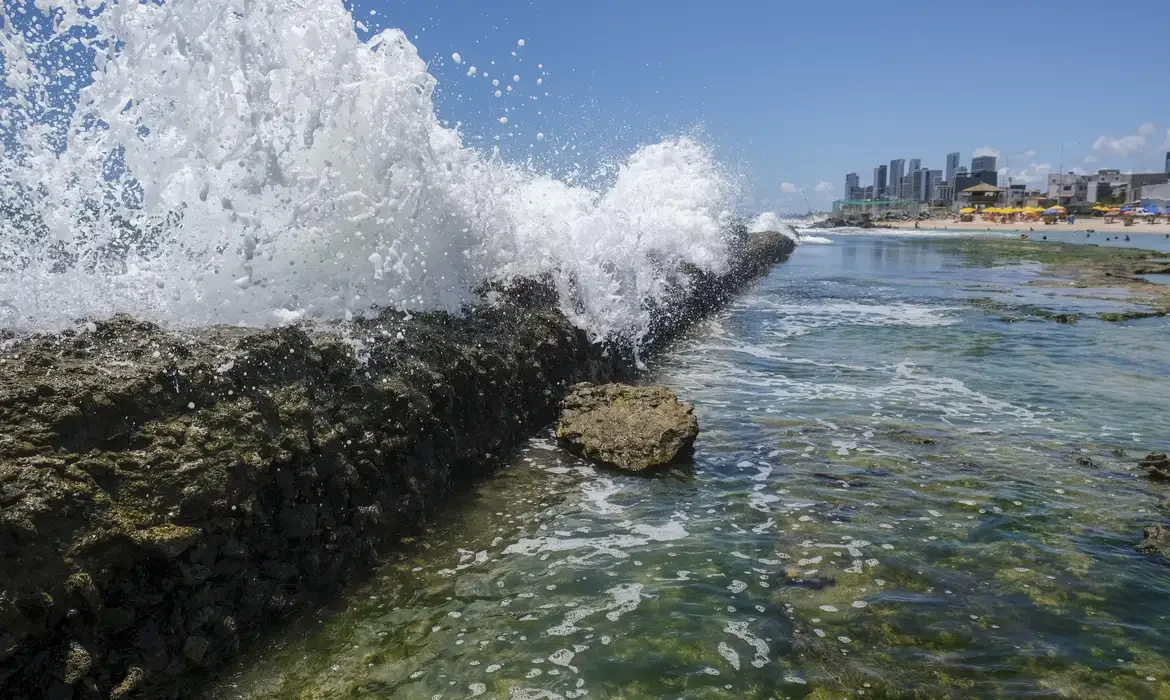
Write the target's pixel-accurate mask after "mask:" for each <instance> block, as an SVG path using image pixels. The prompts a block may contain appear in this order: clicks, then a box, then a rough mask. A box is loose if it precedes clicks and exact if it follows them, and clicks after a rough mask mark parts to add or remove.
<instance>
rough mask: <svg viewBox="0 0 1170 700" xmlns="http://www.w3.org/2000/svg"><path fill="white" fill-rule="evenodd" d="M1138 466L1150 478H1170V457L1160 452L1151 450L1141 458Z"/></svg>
mask: <svg viewBox="0 0 1170 700" xmlns="http://www.w3.org/2000/svg"><path fill="white" fill-rule="evenodd" d="M1138 466H1139V467H1141V468H1142V469H1145V470H1146V475H1147V476H1149V477H1150V478H1151V479H1162V480H1170V457H1167V456H1166V455H1165V454H1164V453H1162V452H1151V453H1150V454H1148V455H1146V456H1145V457H1143V458H1142V461H1141V462H1139V463H1138Z"/></svg>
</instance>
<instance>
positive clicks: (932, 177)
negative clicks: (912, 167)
mask: <svg viewBox="0 0 1170 700" xmlns="http://www.w3.org/2000/svg"><path fill="white" fill-rule="evenodd" d="M926 174H927V177H926V199H924V200H923V201H924V202H933V201H934V200H936V199H939V192H938V190H939V185H941V184H943V171H941V170H937V169H936V170H927V171H926Z"/></svg>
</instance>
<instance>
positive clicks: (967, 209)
mask: <svg viewBox="0 0 1170 700" xmlns="http://www.w3.org/2000/svg"><path fill="white" fill-rule="evenodd" d="M959 213H960V214H974V213H975V207H963V208H962V209H960V210H959Z"/></svg>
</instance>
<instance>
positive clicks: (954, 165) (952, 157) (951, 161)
mask: <svg viewBox="0 0 1170 700" xmlns="http://www.w3.org/2000/svg"><path fill="white" fill-rule="evenodd" d="M958 169H959V152H958V151H955V152H954V153H948V154H947V184H948V185H951V184H954V182H955V171H956V170H958Z"/></svg>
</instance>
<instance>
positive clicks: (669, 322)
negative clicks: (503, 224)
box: [0, 231, 794, 698]
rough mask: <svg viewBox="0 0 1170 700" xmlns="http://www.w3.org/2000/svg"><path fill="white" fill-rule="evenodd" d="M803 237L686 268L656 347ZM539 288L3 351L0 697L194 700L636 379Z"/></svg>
mask: <svg viewBox="0 0 1170 700" xmlns="http://www.w3.org/2000/svg"><path fill="white" fill-rule="evenodd" d="M793 245H794V243H793V241H792V240H791V239H790V238H788V237H786V236H782V235H779V234H770V233H765V234H746V233H744V232H742V231H741V232H739V233H738V234H736V235H734V236H732V237H731V240H730V242H729V244H728V247H729V250H730V258H729V264H728V267H727V271H726V272H725V273H724V274H721V275H714V274H709V273H703V272H701V271H698V270H691V271H687V272H684V273H683V276H682V277H679V278H678V281H677V283H676V284H675V285H674V287H673V289H672V290H671V291H669V292H668V293H667V294H666V295H665V296H663V297H662V298H663V299H665V301H664V302H662V303H660V304H659V305H657V306H656V307H654V310H653V316H654V319H656V320H655V321H654V323H653V324H652V326H651V327H652V329H653V331H652V333H651V334H650V336H649V337H648V338H647V345H648V346H651V347H655V346H657V347H661V345H662V344H664V343H665V342H666V340H668V339H669V338H670V337H671V336H673V335H675V334H677V333H678V332H680V331H681V330H682V329H683V328H685V327H686V326H687V324H689V323H691V322H693V321H694V320H696V319H697V318H699V317H701V316H702V315H704V314H705V313H708V312H710V311H712V310H714V309H715V308H718V306H719V305H720V304H722V303H723V302H725V301H726V300H727V299H729V298H730V297H731V295H732V294H733V293H734V292H735V291H736V290H738V289H740V288H742V287H743V286H744V285H745V284H747V283H748V282H750V281H751V280H752V279H754V278H756V277H758V276H759V275H761V274H763V273H764V272H766V271H767V270H768V269H769V268H770V267H771V266H772V265H773V264H774V263H776V262H779V261H781V260H783V259H784V258H786V257H787V255H788V254H789V253H790V252H791V250H792V248H793ZM542 289H543V288H542V287H541V285H540V284H538V283H534V282H531V281H524V282H522V283H520V284H513V285H510V286H509V287H508V288H506V289H503V290H497V291H495V292H493V293H492V294H491V296H492V297H493V299H494V302H493V303H484V304H481V305H479V306H476V307H473V308H470V309H467V310H466V311H465V313H462V314H459V315H452V314H448V313H445V312H426V313H421V314H416V315H413V316H412V315H409V314H406V313H403V312H398V311H383V312H380V313H378V314H373V315H370V316H368V317H365V318H362V319H358V320H356V321H354V322H352V323H349V324H346V325H345V326H344V327H341V328H338V329H329V330H321V329H316V328H311V327H285V328H279V329H245V328H238V327H227V326H210V327H204V328H198V329H193V330H187V331H173V330H164V329H162V328H160V327H158V326H156V325H154V324H151V323H146V322H140V321H136V320H133V319H131V318H128V317H115V318H113V319H110V320H108V321H103V322H97V323H93V322H91V323H88V324H86V326H84V327H82V328H80V329H78V330H69V331H65V332H61V333H56V334H44V335H38V336H33V337H30V338H27V339H21V340H11V341H9V342H8V344H7V345H6V347H5V348H4V351H3V358H2V359H3V360H4V362H3V363H2V364H0V423H2V424H3V425H4V429H3V431H0V432H2V435H3V437H2V438H0V564H2V565H0V630H3V632H0V694H3V695H4V696H5V697H11V698H40V697H50V698H99V697H100V698H107V697H117V698H121V697H133V696H134V695H135V694H136V693H142V692H147V693H148V694H149V696H150V697H168V696H169V697H179V696H181V689H180V688H179V685H178V683H179V682H180V681H181V680H182V679H184V678H186V677H188V676H189V675H190V674H191V673H193V672H198V671H200V670H204V669H209V668H214V667H216V666H219V665H222V664H223V663H224V662H226V661H227V660H228V659H230V658H232V657H233V656H234V655H235V654H236V653H237V652H238V650H239V648H240V645H241V644H246V643H247V639H248V638H249V636H250V635H251V633H253V632H254V631H256V630H258V629H260V628H262V627H264V626H265V625H267V624H270V623H271V622H272V621H273V620H275V619H277V618H279V617H281V616H283V615H286V614H288V613H289V612H291V611H293V610H296V609H302V608H304V607H306V606H310V605H312V604H313V603H314V602H315V601H316V600H319V598H320V596H321V595H323V594H327V593H328V592H330V591H333V590H336V589H337V587H338V586H339V585H340V584H341V583H342V582H344V581H345V580H346V579H347V578H348V577H350V576H352V575H353V574H354V573H355V572H359V571H362V570H364V569H366V568H368V567H369V566H370V565H371V564H372V562H373V561H374V560H375V557H376V554H377V551H378V549H379V547H381V546H383V545H384V544H385V543H387V542H389V541H392V540H394V539H395V536H399V537H400V536H401V535H402V534H404V533H405V532H407V531H410V530H411V529H412V528H414V527H415V526H417V524H418V523H419V522H420V521H421V520H422V519H423V518H425V516H426V514H427V513H428V511H429V510H430V509H431V508H432V507H433V506H434V505H435V504H436V503H437V502H438V501H439V500H441V499H442V497H443V494H444V493H445V492H447V491H448V490H450V489H451V488H452V487H453V486H455V485H458V484H460V483H465V482H469V481H470V480H473V479H475V478H476V477H478V476H480V475H482V474H484V473H485V472H487V471H489V470H490V469H491V467H492V466H493V465H494V464H495V463H496V459H497V458H498V457H499V456H500V455H501V454H505V453H507V451H508V450H510V449H512V448H513V447H515V446H516V445H517V444H519V443H520V442H521V441H522V440H523V439H525V438H526V437H528V436H529V435H530V434H531V433H532V431H533V430H535V429H537V428H539V427H540V426H542V425H547V424H548V423H549V422H550V421H551V420H552V419H553V417H554V415H555V409H556V406H557V403H558V401H559V399H560V397H561V395H562V393H563V390H564V389H565V387H567V386H569V385H570V384H572V383H574V382H577V381H584V380H603V379H613V378H620V377H624V376H630V375H631V374H633V373H634V372H636V369H635V366H634V364H633V362H632V361H631V359H630V358H631V355H630V353H629V352H628V350H629V348H628V347H627V348H626V351H625V352H623V351H622V348H621V347H618V346H614V345H606V344H602V343H596V342H593V341H592V340H591V339H590V338H589V336H588V333H587V332H586V331H584V330H582V329H581V328H580V327H578V326H576V325H574V324H573V323H571V322H570V320H569V319H568V318H567V317H566V315H565V314H564V313H563V312H561V311H560V310H559V308H558V307H557V306H556V304H555V300H556V299H557V296H556V294H555V293H552V292H551V291H550V290H544V292H543V293H542Z"/></svg>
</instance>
